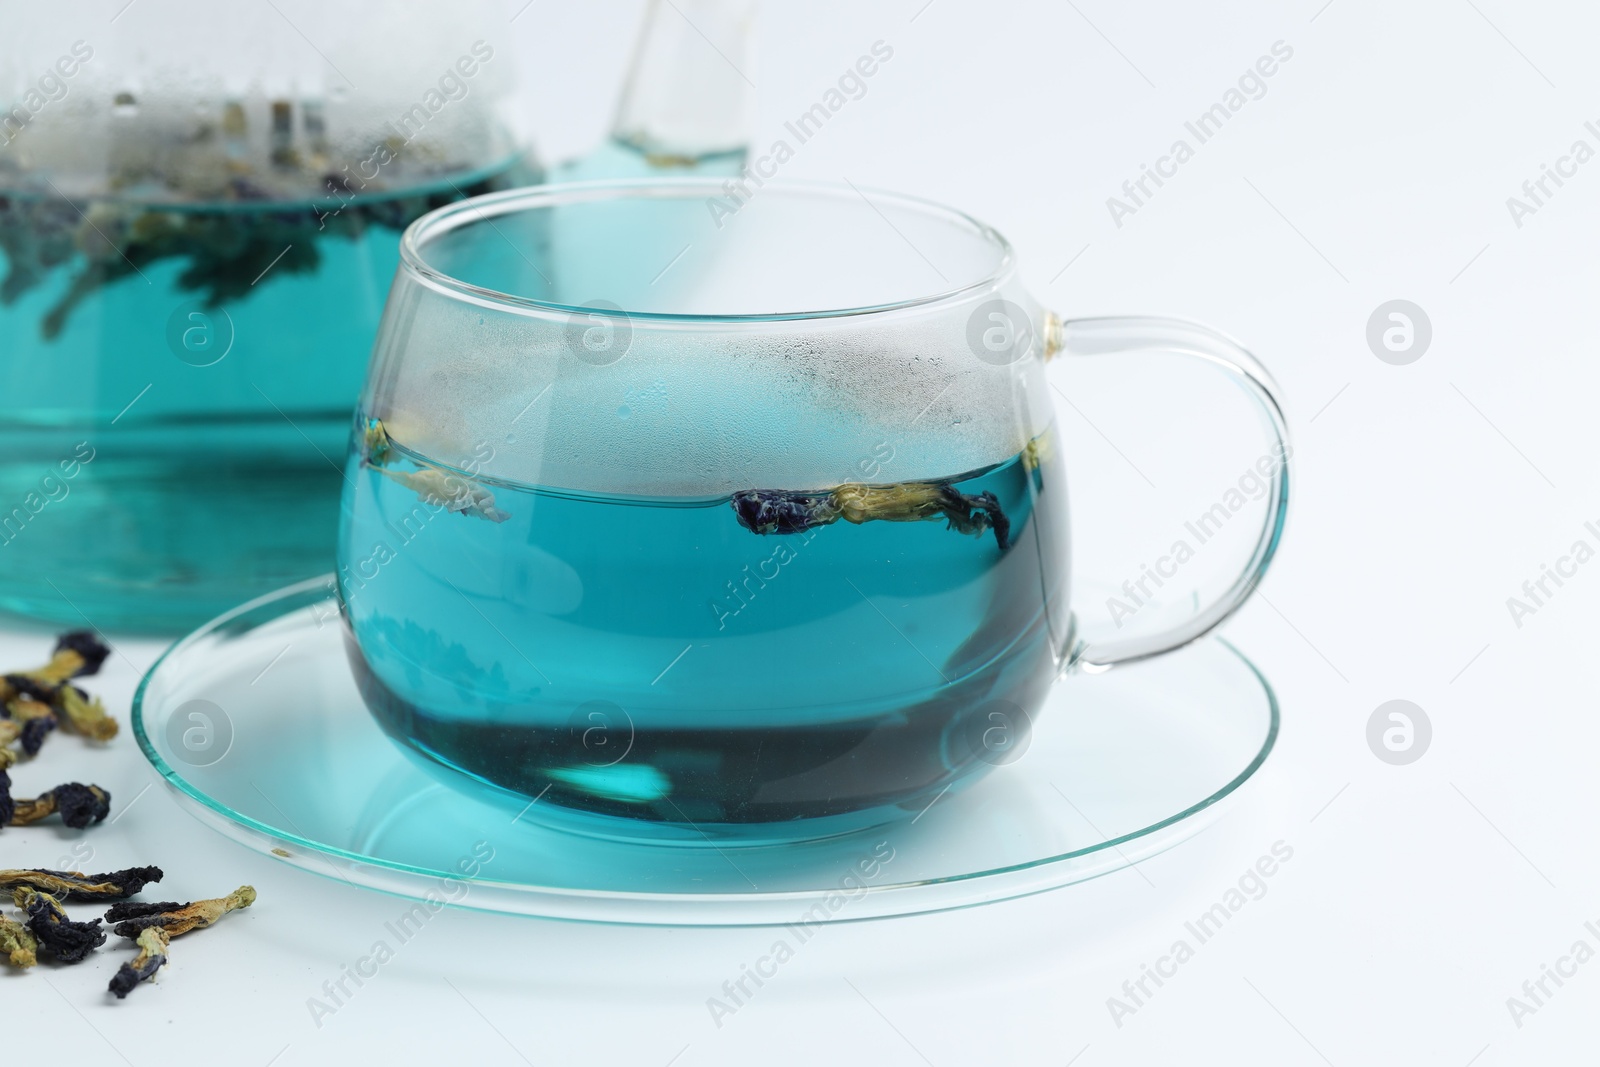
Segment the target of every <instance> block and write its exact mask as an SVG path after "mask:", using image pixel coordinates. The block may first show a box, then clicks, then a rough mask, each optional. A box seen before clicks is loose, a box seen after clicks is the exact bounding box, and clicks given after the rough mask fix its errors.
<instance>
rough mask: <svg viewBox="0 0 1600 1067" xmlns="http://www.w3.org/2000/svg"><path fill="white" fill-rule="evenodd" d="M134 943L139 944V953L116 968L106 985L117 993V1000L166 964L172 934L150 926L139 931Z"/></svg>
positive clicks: (153, 975)
mask: <svg viewBox="0 0 1600 1067" xmlns="http://www.w3.org/2000/svg"><path fill="white" fill-rule="evenodd" d="M134 943H135V944H137V945H138V946H139V954H138V955H137V956H135V957H134V958H133V959H132V960H130V961H129V962H127V963H124V964H123V965H122V966H121V967H118V968H117V973H116V974H114V975H112V976H111V984H110V985H109V986H108V987H107V988H108V989H110V990H111V992H113V993H115V994H116V995H117V999H118V1000H123V999H125V998H126V997H127V995H128V994H129V993H132V992H133V988H134V986H136V985H138V984H139V983H140V982H146V981H149V980H150V979H151V978H153V977H155V973H156V971H158V970H160V969H161V968H162V967H163V966H164V965H165V964H166V962H167V950H168V948H170V947H171V945H172V935H170V934H168V933H167V931H166V930H165V929H163V928H162V927H159V926H151V927H149V928H147V929H144V930H141V931H139V937H138V938H137V940H136V941H135V942H134Z"/></svg>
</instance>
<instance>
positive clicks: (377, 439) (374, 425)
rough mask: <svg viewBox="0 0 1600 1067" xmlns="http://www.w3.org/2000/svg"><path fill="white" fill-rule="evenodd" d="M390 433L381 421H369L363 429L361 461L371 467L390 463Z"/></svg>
mask: <svg viewBox="0 0 1600 1067" xmlns="http://www.w3.org/2000/svg"><path fill="white" fill-rule="evenodd" d="M389 454H390V453H389V431H388V430H385V429H384V428H383V422H382V421H381V420H379V419H368V420H367V422H366V425H365V426H363V427H362V428H361V461H362V462H363V463H365V464H367V465H368V466H369V467H381V466H383V465H384V464H385V463H388V462H389Z"/></svg>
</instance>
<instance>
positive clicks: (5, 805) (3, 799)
mask: <svg viewBox="0 0 1600 1067" xmlns="http://www.w3.org/2000/svg"><path fill="white" fill-rule="evenodd" d="M16 816H17V803H16V801H14V800H12V799H11V775H9V774H7V773H6V772H5V770H4V769H0V826H10V825H11V820H12V819H14V818H16Z"/></svg>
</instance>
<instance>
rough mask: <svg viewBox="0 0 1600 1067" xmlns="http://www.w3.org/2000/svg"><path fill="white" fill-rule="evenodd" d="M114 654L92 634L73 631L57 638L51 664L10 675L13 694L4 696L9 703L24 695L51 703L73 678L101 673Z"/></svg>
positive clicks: (83, 631)
mask: <svg viewBox="0 0 1600 1067" xmlns="http://www.w3.org/2000/svg"><path fill="white" fill-rule="evenodd" d="M110 654H111V649H110V648H108V647H106V645H105V643H104V642H102V641H101V640H100V639H99V638H98V637H96V636H95V635H94V634H93V633H92V632H90V631H88V630H72V631H69V632H68V633H64V634H62V635H61V636H60V637H58V638H56V647H55V651H54V652H52V653H51V655H50V662H49V663H46V664H45V665H44V666H43V667H39V668H38V669H36V670H31V671H17V672H16V673H14V674H8V675H6V676H5V681H6V686H7V688H8V690H9V691H8V692H5V693H3V694H0V695H3V696H4V697H5V698H6V699H8V700H9V699H10V698H11V697H13V696H16V695H17V694H19V693H20V694H21V695H24V696H31V697H33V698H34V699H35V700H42V701H45V702H47V703H48V702H49V700H50V698H51V696H52V695H53V694H54V692H55V690H56V689H57V688H58V687H60V685H61V684H62V683H63V682H65V681H67V680H68V679H69V678H82V677H86V676H88V675H91V674H96V673H98V672H99V670H100V666H101V664H103V663H105V661H106V657H107V656H109V655H110Z"/></svg>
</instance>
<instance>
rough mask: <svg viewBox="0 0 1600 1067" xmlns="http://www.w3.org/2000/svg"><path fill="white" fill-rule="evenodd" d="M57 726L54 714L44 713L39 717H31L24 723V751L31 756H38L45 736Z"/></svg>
mask: <svg viewBox="0 0 1600 1067" xmlns="http://www.w3.org/2000/svg"><path fill="white" fill-rule="evenodd" d="M55 728H56V717H55V716H54V715H43V716H40V717H39V718H37V719H29V720H28V721H27V722H25V723H23V724H22V751H23V752H24V753H25V754H26V755H29V756H37V755H38V754H39V749H40V747H41V746H43V745H44V739H45V737H46V736H47V735H48V734H49V733H50V731H51V730H54V729H55Z"/></svg>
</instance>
